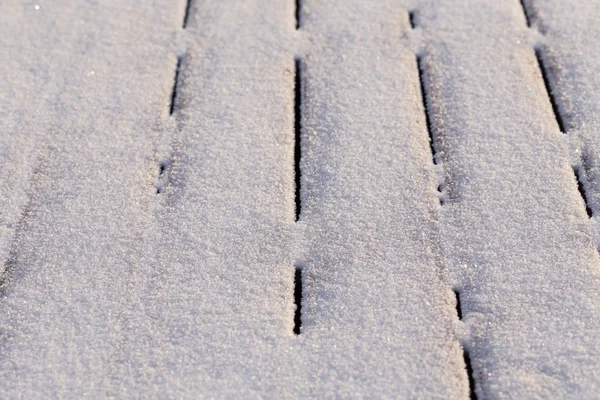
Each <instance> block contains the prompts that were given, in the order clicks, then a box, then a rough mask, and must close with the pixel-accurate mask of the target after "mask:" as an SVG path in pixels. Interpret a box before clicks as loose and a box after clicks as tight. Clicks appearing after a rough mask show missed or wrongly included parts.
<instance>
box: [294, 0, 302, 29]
mask: <svg viewBox="0 0 600 400" xmlns="http://www.w3.org/2000/svg"><path fill="white" fill-rule="evenodd" d="M301 7H302V0H296V11H295V15H296V29H300V8H301Z"/></svg>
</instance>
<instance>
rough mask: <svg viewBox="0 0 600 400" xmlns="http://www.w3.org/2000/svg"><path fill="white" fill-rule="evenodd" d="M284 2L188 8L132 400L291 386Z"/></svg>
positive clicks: (290, 14)
mask: <svg viewBox="0 0 600 400" xmlns="http://www.w3.org/2000/svg"><path fill="white" fill-rule="evenodd" d="M293 6H294V5H293V2H281V1H276V0H273V1H261V2H258V1H250V2H249V1H228V2H193V3H192V4H191V7H190V13H189V19H188V22H187V26H186V30H185V42H184V45H183V48H182V51H181V62H180V69H179V74H178V85H177V94H176V96H175V97H176V101H175V105H174V112H173V115H172V117H173V119H174V123H173V124H172V131H171V133H170V134H169V135H168V136H170V138H171V139H170V142H171V145H170V146H167V147H166V150H165V151H166V153H165V154H164V156H163V158H164V159H165V160H166V163H165V164H166V168H165V172H164V175H165V177H164V179H163V180H164V183H163V186H164V189H162V190H161V193H160V194H158V195H157V198H158V200H157V205H156V207H155V216H154V222H153V226H154V227H155V229H156V235H155V239H154V242H153V243H154V246H152V247H153V248H154V252H153V255H152V257H149V258H148V263H149V264H148V267H144V268H146V269H147V271H148V275H147V278H146V279H145V281H144V284H143V287H142V288H141V290H140V309H141V310H143V313H144V314H145V317H144V318H143V319H141V321H140V324H141V327H142V328H141V329H140V330H139V331H138V332H137V333H136V335H135V338H134V339H133V340H134V343H133V344H132V346H134V347H135V348H137V349H138V352H139V354H138V355H136V357H137V361H132V365H133V366H134V368H138V369H139V374H140V379H141V382H144V383H143V384H139V382H138V384H137V385H136V386H135V389H134V390H135V391H136V393H140V394H141V395H142V396H143V397H146V396H148V395H149V394H151V396H152V397H154V396H159V397H160V396H167V397H173V398H181V397H184V398H193V397H196V396H197V394H198V393H202V394H203V395H204V396H206V397H228V396H235V397H239V398H246V397H253V396H265V395H268V396H270V397H275V398H279V397H282V396H284V395H285V394H286V393H288V392H289V391H290V390H291V389H292V387H293V386H292V385H291V384H289V383H288V382H287V381H288V380H290V379H293V378H294V376H295V374H294V373H293V371H292V364H291V362H290V360H289V357H290V356H291V352H290V351H284V348H285V346H286V345H287V343H289V342H290V341H293V340H294V339H295V337H294V333H293V312H294V304H293V277H294V268H293V257H292V256H293V254H292V236H291V234H292V229H293V227H294V223H295V222H294V52H293V47H292V46H291V44H292V43H293V42H292V38H293V35H294V30H295V26H294V7H293Z"/></svg>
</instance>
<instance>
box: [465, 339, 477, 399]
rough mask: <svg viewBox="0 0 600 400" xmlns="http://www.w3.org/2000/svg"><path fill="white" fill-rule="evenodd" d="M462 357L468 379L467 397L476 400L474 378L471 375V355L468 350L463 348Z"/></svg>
mask: <svg viewBox="0 0 600 400" xmlns="http://www.w3.org/2000/svg"><path fill="white" fill-rule="evenodd" d="M463 358H464V360H465V367H466V369H467V378H468V379H469V399H470V400H477V393H476V392H475V378H474V376H473V365H472V364H471V356H470V355H469V352H468V351H466V350H465V349H464V348H463Z"/></svg>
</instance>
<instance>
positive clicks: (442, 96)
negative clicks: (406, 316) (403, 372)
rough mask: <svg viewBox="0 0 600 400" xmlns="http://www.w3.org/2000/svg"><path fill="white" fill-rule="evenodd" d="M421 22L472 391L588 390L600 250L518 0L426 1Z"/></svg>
mask: <svg viewBox="0 0 600 400" xmlns="http://www.w3.org/2000/svg"><path fill="white" fill-rule="evenodd" d="M417 21H418V25H419V27H418V28H417V29H419V30H421V32H422V35H423V41H422V49H423V57H424V65H425V69H426V71H427V73H426V74H425V75H426V87H427V88H428V91H429V99H430V102H431V108H432V111H433V112H432V124H433V128H434V137H435V140H436V144H437V148H438V151H439V152H440V156H441V159H442V164H443V168H444V171H445V180H446V187H447V189H446V202H445V205H444V207H443V212H442V221H443V225H444V229H443V233H442V238H443V240H444V243H445V250H444V254H445V257H446V260H447V261H446V262H447V263H448V268H449V270H450V272H451V273H450V280H451V283H452V284H453V285H454V286H455V288H456V289H457V290H458V291H459V292H460V300H461V305H462V308H463V322H464V327H463V335H464V336H463V342H464V343H465V345H466V346H467V348H468V350H469V352H470V356H471V359H472V365H473V369H474V378H475V381H476V385H477V392H478V394H480V395H482V396H483V397H485V398H503V397H510V398H533V397H539V398H548V397H559V398H565V397H577V398H592V397H594V396H595V394H597V393H598V391H599V389H600V388H599V381H598V378H597V372H596V371H597V368H596V367H595V365H596V361H595V360H597V359H598V357H599V356H600V354H599V349H600V337H599V336H598V335H597V334H596V333H597V332H598V329H599V328H600V309H599V308H598V306H597V305H598V302H599V300H600V298H599V293H600V279H599V272H600V260H599V259H598V254H597V251H596V246H595V244H594V241H593V235H592V227H591V224H590V221H589V219H588V217H587V215H586V212H585V208H584V203H583V201H582V199H581V197H580V194H579V193H578V190H577V184H576V180H575V176H574V173H573V169H572V167H571V160H570V154H569V146H568V142H567V139H566V136H565V135H563V134H562V133H561V132H560V130H559V126H558V124H557V121H556V119H555V116H554V113H553V110H552V106H551V103H550V101H549V97H548V94H547V92H546V89H545V85H544V81H543V79H542V75H541V73H540V69H539V67H538V63H537V60H536V57H535V53H534V49H533V46H532V43H530V42H529V40H528V39H529V34H528V33H527V32H526V31H527V28H526V25H525V18H524V15H523V11H522V9H521V6H520V4H519V2H517V1H514V2H490V1H485V0H475V1H462V2H456V1H446V0H431V1H422V2H419V5H418V16H417Z"/></svg>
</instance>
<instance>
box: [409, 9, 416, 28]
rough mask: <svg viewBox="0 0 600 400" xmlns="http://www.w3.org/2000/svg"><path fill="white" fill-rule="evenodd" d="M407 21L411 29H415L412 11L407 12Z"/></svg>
mask: <svg viewBox="0 0 600 400" xmlns="http://www.w3.org/2000/svg"><path fill="white" fill-rule="evenodd" d="M408 21H409V22H410V27H411V29H415V28H416V26H417V24H416V23H415V12H414V11H409V12H408Z"/></svg>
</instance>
